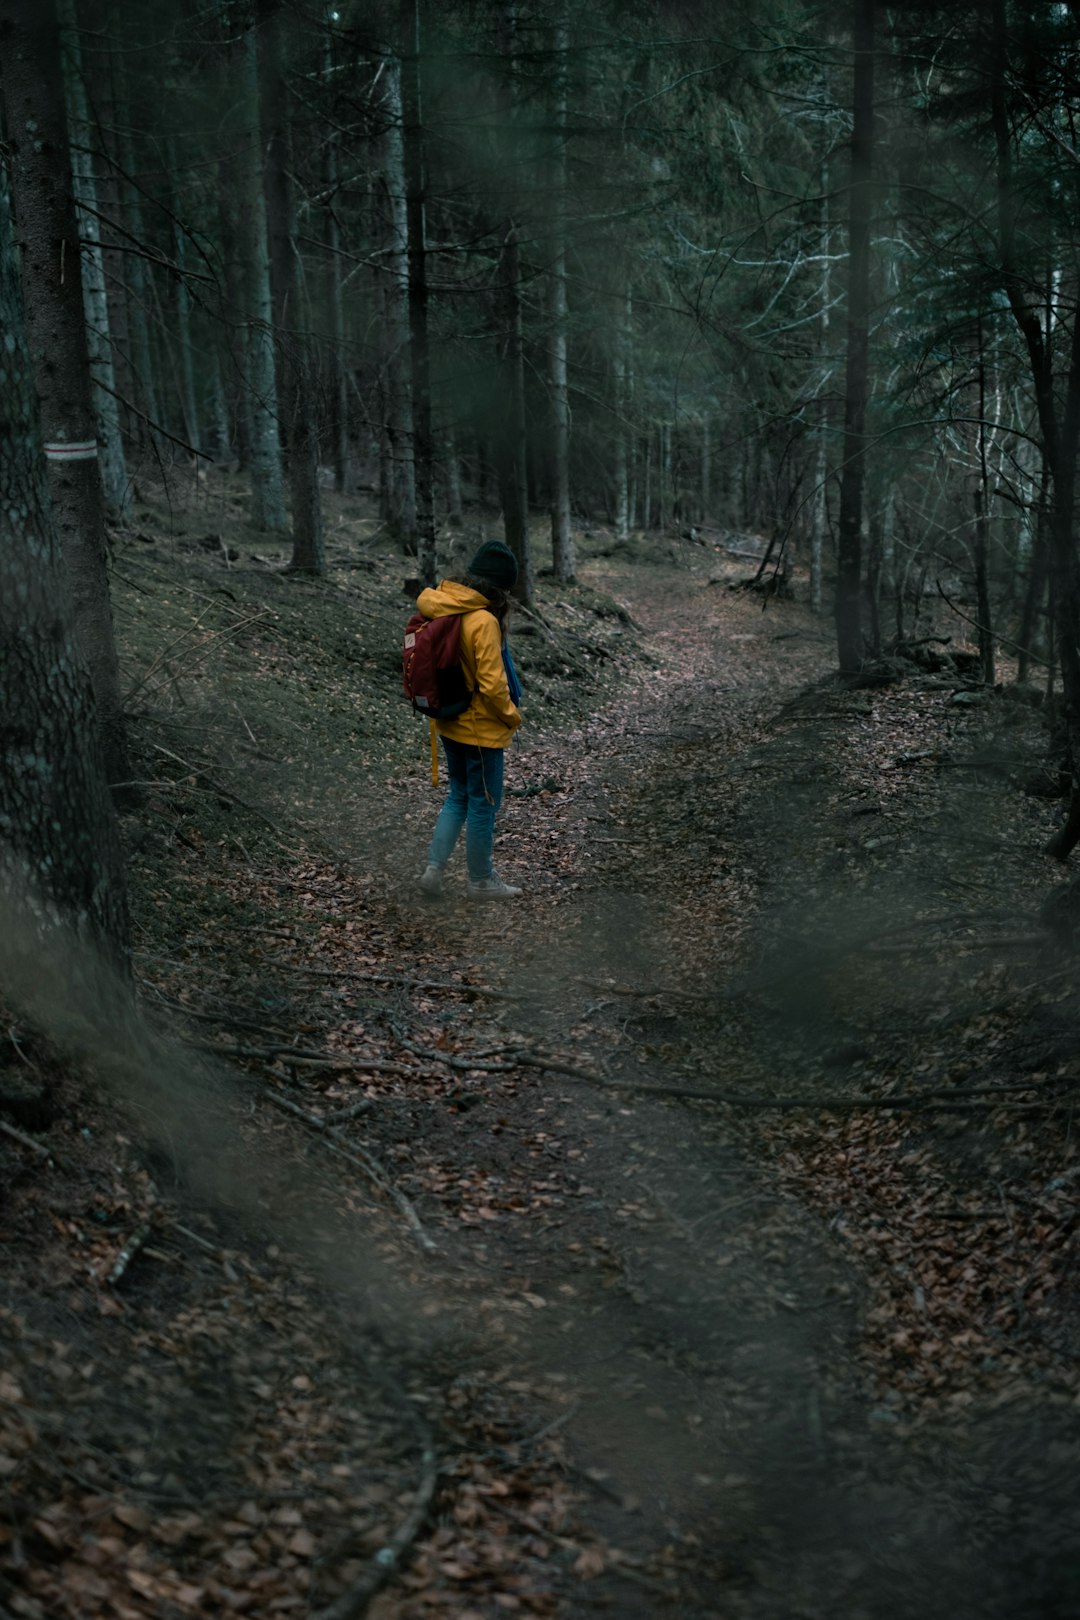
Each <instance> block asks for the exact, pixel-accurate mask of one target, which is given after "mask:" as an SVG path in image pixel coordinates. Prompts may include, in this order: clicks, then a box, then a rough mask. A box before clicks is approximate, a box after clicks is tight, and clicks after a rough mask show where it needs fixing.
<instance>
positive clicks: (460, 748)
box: [416, 540, 521, 900]
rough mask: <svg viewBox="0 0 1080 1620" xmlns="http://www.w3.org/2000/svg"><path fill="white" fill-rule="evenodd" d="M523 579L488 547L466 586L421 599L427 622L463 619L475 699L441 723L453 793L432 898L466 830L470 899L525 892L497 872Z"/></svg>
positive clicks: (428, 883) (438, 840)
mask: <svg viewBox="0 0 1080 1620" xmlns="http://www.w3.org/2000/svg"><path fill="white" fill-rule="evenodd" d="M517 576H518V567H517V562H516V560H515V558H514V554H513V552H512V551H511V550H510V548H509V547H508V546H504V545H503V544H502V542H501V541H499V540H489V541H488V542H487V544H486V545H483V546H481V547H480V550H479V551H478V552H477V553H476V556H475V557H474V558H473V559H472V561H471V562H470V564H469V567H468V571H467V572H466V573H465V574H464V575H463V576H462V577H461V578H460V579H444V580H443V581H442V582H441V583H440V584H439V585H437V586H435V587H434V588H433V589H428V590H426V591H421V593H420V595H419V596H418V597H417V600H416V606H417V608H418V609H419V611H420V612H421V613H422V614H423V616H424V618H425V619H438V618H442V617H443V616H444V615H446V614H449V613H458V614H461V667H462V670H463V671H464V674H465V680H466V683H467V685H468V688H469V690H470V692H471V693H472V698H471V700H470V702H469V706H468V708H467V709H466V710H465V711H464V713H462V714H459V715H455V716H454V718H453V719H452V720H451V719H447V720H437V721H436V722H435V725H436V728H437V730H438V733H439V736H440V737H441V738H442V745H443V751H444V753H445V755H446V771H447V775H448V776H449V778H450V788H449V792H448V793H447V795H446V802H445V803H444V805H443V807H442V810H441V811H440V812H439V819H438V821H437V822H436V823H435V832H434V834H433V836H432V839H431V847H430V848H429V850H428V857H427V866H426V867H425V869H424V873H423V876H422V877H421V878H420V888H421V889H422V891H423V892H424V894H426V895H430V896H432V897H434V896H436V895H439V894H441V893H442V888H443V875H444V873H445V871H446V866H447V862H448V861H449V859H450V856H451V855H452V854H453V852H454V845H455V844H456V843H457V841H458V837H459V835H460V833H461V829H462V827H464V828H465V863H466V867H467V872H468V882H467V886H466V892H467V894H468V896H469V898H470V900H512V899H513V898H514V896H515V895H518V894H520V893H521V890H520V889H516V888H514V886H513V885H512V884H510V883H504V882H503V880H502V878H501V877H499V876H498V874H497V873H496V871H495V868H494V866H493V865H492V855H493V851H494V843H495V817H496V815H497V813H498V809H499V805H500V803H501V801H502V791H503V755H504V753H505V750H506V748H507V745H508V744H509V742H510V739H511V737H512V736H513V735H514V732H515V731H516V730H517V728H518V726H519V725H520V724H521V714H520V712H519V710H518V707H517V699H518V698H519V697H520V695H521V687H520V685H519V683H518V679H517V674H516V671H515V670H514V665H513V661H512V660H511V658H510V653H509V649H508V648H507V645H506V621H507V619H508V617H509V614H510V606H511V602H510V592H511V591H512V590H513V588H514V586H515V584H516V583H517Z"/></svg>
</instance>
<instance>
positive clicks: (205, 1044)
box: [0, 496, 1080, 1620]
mask: <svg viewBox="0 0 1080 1620" xmlns="http://www.w3.org/2000/svg"><path fill="white" fill-rule="evenodd" d="M237 500H238V497H235V496H228V497H226V496H223V497H222V500H221V504H220V510H219V509H218V508H216V507H215V508H214V510H213V511H212V512H210V513H209V515H208V511H207V509H206V506H205V505H202V506H200V505H199V504H198V503H196V504H193V505H190V506H189V507H187V508H183V507H181V509H180V510H179V511H174V513H173V514H172V516H171V518H170V517H169V515H168V514H167V513H166V511H165V509H164V507H163V506H162V505H161V503H160V502H157V501H154V500H150V501H149V502H148V503H147V504H146V506H145V507H144V508H143V509H141V510H140V514H139V519H138V526H137V527H134V528H133V529H132V530H131V531H129V532H127V533H125V534H124V535H121V536H120V537H118V541H117V547H116V555H115V558H114V564H115V569H114V573H115V580H114V583H115V589H116V593H117V614H118V626H119V630H120V634H121V638H122V642H123V647H124V658H125V668H126V671H127V675H128V679H129V684H130V692H131V696H130V707H131V709H132V713H133V734H134V739H135V758H136V766H135V770H136V772H137V778H138V780H139V782H140V783H141V784H142V785H141V787H140V790H139V791H140V793H141V801H140V803H139V805H138V806H137V807H136V808H135V809H134V810H132V811H130V812H129V813H128V814H127V816H126V818H125V820H126V830H127V842H128V849H129V857H130V867H131V883H132V911H133V921H134V926H135V940H136V956H135V965H136V973H137V979H138V986H139V993H140V1007H141V1013H140V1022H139V1025H138V1028H137V1029H134V1028H132V1029H124V1030H117V1029H109V1028H108V1027H106V1026H104V1025H103V1023H102V1021H101V1020H100V1018H99V1019H98V1022H97V1023H96V1024H95V1022H94V1011H93V1009H84V1011H83V1014H82V1015H81V1016H82V1024H81V1028H82V1031H83V1033H82V1035H81V1037H80V1041H81V1049H82V1051H83V1054H84V1057H83V1061H82V1065H81V1068H80V1069H79V1070H78V1071H77V1072H76V1071H74V1070H73V1068H72V1065H71V1063H70V1060H69V1061H67V1062H66V1063H63V1062H61V1061H60V1058H61V1056H62V1053H61V1050H60V1049H61V1048H62V1047H63V1046H64V1042H65V1040H66V1041H67V1042H68V1045H69V1046H70V1044H71V1042H70V1037H69V1036H67V1035H66V1034H64V1033H63V1031H64V1030H66V1029H67V1028H68V1023H69V1022H70V1020H69V1019H68V1020H67V1021H65V1018H62V1017H61V1015H60V1010H59V1009H57V1015H56V1027H55V1028H50V1029H48V1030H46V1031H45V1032H42V1031H41V1030H35V1029H32V1028H30V1027H29V1026H28V1024H27V1023H26V1022H25V1021H20V1020H19V1019H18V1018H15V1020H14V1022H12V1021H11V1020H9V1024H10V1030H9V1035H8V1037H7V1039H6V1044H5V1047H4V1053H3V1059H4V1065H5V1067H4V1071H3V1075H2V1076H0V1080H4V1081H6V1088H5V1085H4V1084H0V1096H2V1097H3V1098H5V1099H6V1101H3V1102H0V1110H2V1111H0V1122H2V1123H3V1126H4V1131H3V1134H0V1176H2V1183H0V1185H2V1189H3V1190H2V1193H0V1234H2V1237H3V1240H4V1245H5V1256H6V1264H5V1274H4V1279H3V1281H2V1283H0V1616H2V1617H7V1616H8V1615H12V1616H15V1615H17V1616H26V1617H31V1620H54V1617H55V1620H60V1617H65V1620H66V1617H69V1616H70V1617H98V1616H102V1617H113V1616H117V1617H120V1620H133V1617H140V1620H142V1617H150V1616H152V1617H155V1620H174V1617H181V1616H183V1617H187V1616H215V1615H226V1614H232V1613H237V1614H247V1615H251V1616H256V1617H260V1616H275V1615H279V1614H282V1615H289V1614H298V1615H307V1616H321V1617H323V1620H345V1617H347V1616H350V1615H361V1614H368V1615H370V1616H372V1617H373V1620H451V1617H453V1620H494V1617H497V1616H506V1615H514V1614H520V1615H524V1616H527V1615H542V1616H554V1617H558V1620H571V1617H582V1620H587V1617H591V1616H594V1615H609V1616H615V1617H617V1620H637V1617H642V1620H644V1617H657V1620H659V1617H664V1616H670V1617H672V1620H676V1617H678V1620H706V1617H721V1616H723V1617H727V1616H732V1617H736V1620H792V1617H800V1620H826V1617H829V1620H901V1617H903V1620H907V1617H911V1620H914V1617H916V1616H918V1617H921V1620H926V1617H935V1620H936V1617H938V1616H940V1617H942V1620H944V1617H946V1616H950V1617H953V1616H957V1617H969V1616H970V1617H971V1620H975V1617H976V1616H978V1617H980V1620H997V1617H1001V1620H1005V1617H1006V1616H1008V1617H1009V1620H1016V1617H1017V1616H1023V1617H1027V1616H1032V1617H1040V1620H1042V1617H1046V1620H1053V1617H1057V1616H1061V1617H1064V1616H1066V1615H1069V1616H1071V1615H1073V1614H1074V1613H1075V1604H1076V1592H1077V1590H1078V1589H1080V1493H1078V1489H1077V1483H1076V1482H1077V1479H1078V1477H1080V1466H1078V1465H1080V1368H1078V1360H1077V1357H1078V1353H1080V1287H1078V1277H1077V1271H1076V1254H1075V1241H1076V1238H1075V1228H1076V1195H1077V1191H1078V1189H1080V1156H1078V1154H1077V1147H1076V1142H1075V1139H1074V1134H1073V1112H1074V1107H1075V1104H1076V1102H1077V1101H1078V1100H1080V1041H1078V1035H1080V1006H1078V997H1077V988H1076V972H1075V967H1074V964H1073V963H1072V962H1070V960H1069V959H1068V958H1067V957H1066V956H1064V955H1061V954H1058V951H1057V949H1056V947H1055V946H1054V944H1053V941H1052V940H1051V938H1050V937H1049V935H1048V934H1047V933H1046V932H1045V930H1044V929H1043V928H1042V927H1041V926H1040V924H1039V921H1038V917H1039V910H1040V905H1041V903H1042V901H1043V900H1044V899H1045V897H1046V895H1047V894H1048V892H1050V891H1051V890H1052V889H1053V887H1054V886H1055V884H1057V883H1058V882H1059V881H1060V879H1061V871H1060V868H1059V867H1056V866H1055V865H1054V863H1052V862H1051V861H1050V860H1049V859H1048V858H1047V857H1046V856H1045V855H1043V854H1042V853H1041V850H1042V846H1043V844H1044V842H1045V839H1046V836H1047V835H1048V833H1049V832H1050V831H1051V830H1052V829H1053V827H1054V825H1055V824H1056V821H1057V818H1058V816H1059V814H1060V803H1056V802H1054V801H1052V800H1049V799H1047V798H1046V797H1044V796H1040V795H1039V794H1037V793H1032V792H1028V793H1025V792H1024V791H1023V787H1024V785H1025V784H1027V785H1028V787H1031V786H1033V785H1038V779H1039V777H1040V773H1041V772H1042V771H1043V768H1044V764H1045V759H1046V748H1047V744H1046V737H1045V734H1044V732H1043V730H1042V729H1041V725H1040V720H1039V716H1038V714H1037V712H1036V711H1035V710H1034V709H1033V708H1031V707H1029V706H1027V705H1026V704H1023V703H1018V702H1013V701H1010V699H1009V697H1008V695H1007V693H1005V692H986V691H981V690H977V689H973V688H971V687H970V686H969V685H968V683H966V682H965V681H964V680H963V679H962V678H960V677H959V676H958V675H957V674H956V672H955V671H952V672H950V671H949V670H948V669H943V670H939V671H937V672H930V671H926V670H922V671H920V670H918V669H915V668H909V669H908V670H906V671H904V672H897V673H898V674H900V676H901V678H898V679H895V680H893V681H891V683H890V684H888V685H884V686H861V687H851V686H844V685H842V684H841V683H840V682H839V681H838V680H837V679H836V678H835V677H833V676H832V675H831V674H830V673H829V671H830V669H831V665H832V661H833V646H832V641H831V637H830V636H829V635H828V634H827V629H826V627H825V626H823V625H822V623H821V622H820V621H815V620H814V619H813V618H812V617H811V615H810V614H809V613H808V611H807V610H806V608H805V607H804V606H802V605H801V604H800V603H798V602H787V601H779V600H772V601H770V602H769V603H768V604H767V605H766V606H765V608H764V609H763V607H762V599H761V597H760V596H757V595H754V594H751V593H749V592H747V591H744V590H737V589H732V588H729V587H731V586H733V585H736V584H738V583H739V582H740V581H743V580H745V579H746V577H747V574H748V572H749V568H748V565H747V564H746V563H745V562H736V561H733V560H732V559H731V558H730V557H729V556H727V554H726V553H724V552H723V551H720V550H715V549H714V548H713V547H711V546H695V545H689V544H683V543H680V542H672V543H663V544H661V543H660V542H655V541H654V542H650V543H649V544H648V545H645V544H640V545H634V546H631V547H629V548H624V549H623V550H622V551H621V552H620V551H619V550H618V548H613V547H612V546H611V545H610V543H609V542H608V541H606V540H605V537H604V536H603V535H596V536H594V537H591V538H586V537H582V538H581V540H580V542H579V543H580V545H581V550H582V554H583V556H582V561H583V566H582V578H583V581H584V583H583V584H582V585H580V586H578V587H573V588H568V589H565V590H561V591H557V590H556V589H555V588H554V586H553V585H552V584H551V583H550V582H546V583H545V585H544V589H543V592H542V610H543V615H544V621H545V622H541V623H537V624H535V625H533V626H531V627H529V631H530V633H523V632H524V631H525V629H526V627H519V629H518V631H516V632H515V650H516V652H517V653H519V654H520V656H519V663H520V664H521V665H522V666H523V676H524V680H525V686H526V702H525V712H526V716H527V719H528V724H527V725H526V726H525V727H523V728H522V732H521V733H520V734H519V738H518V739H516V740H515V744H514V747H513V750H512V753H511V756H510V768H509V772H508V786H509V788H510V790H511V791H510V795H509V796H508V798H507V801H506V805H505V809H504V813H503V816H502V818H501V831H500V834H499V842H498V849H497V853H498V861H499V867H500V870H501V871H502V872H503V874H504V875H505V876H506V877H507V878H508V879H510V880H511V881H514V882H517V883H519V884H520V885H521V887H522V888H523V890H524V894H523V896H522V898H521V899H520V900H519V901H517V902H515V903H514V904H512V905H492V906H489V907H481V906H476V905H470V904H469V902H468V901H467V900H466V899H465V896H464V880H463V874H462V873H461V872H460V871H458V872H456V873H454V874H453V876H452V879H451V881H450V883H449V884H448V893H447V895H446V897H445V899H443V900H441V901H438V902H428V901H425V900H423V899H422V897H421V896H419V894H418V892H417V890H416V888H415V879H416V876H417V874H418V872H419V870H420V868H421V866H422V862H423V855H424V850H425V846H426V841H427V837H428V835H429V832H430V828H431V825H432V822H433V819H434V815H435V813H436V810H437V806H438V803H439V795H438V794H437V793H435V792H434V791H433V790H432V788H431V785H430V781H429V779H428V776H427V750H426V738H425V737H424V736H422V735H421V734H420V732H419V730H418V728H417V726H416V724H415V723H414V721H413V718H412V716H411V715H410V714H409V713H408V712H407V710H406V709H405V707H404V705H403V704H402V703H401V702H400V701H399V700H398V698H397V695H396V693H397V679H398V677H397V638H398V635H399V633H400V626H401V621H402V620H403V618H404V614H405V605H404V598H403V597H402V596H401V594H400V587H401V576H402V574H403V572H404V569H403V567H402V562H401V559H400V558H396V557H395V556H394V555H393V553H392V552H391V551H388V550H387V549H386V547H385V543H384V542H383V541H382V540H381V539H380V536H379V534H378V531H377V530H376V529H375V526H374V525H373V524H372V523H370V521H368V520H367V519H366V518H365V517H364V515H363V513H362V511H361V510H360V509H359V508H353V507H350V506H349V504H348V503H346V504H345V505H344V506H343V507H341V508H340V510H339V509H337V508H335V510H336V511H337V512H338V522H337V525H336V527H335V528H334V530H333V532H332V536H331V542H332V543H331V555H332V561H333V567H332V572H331V578H330V580H329V581H328V582H326V583H313V582H305V581H302V580H298V579H289V578H288V577H286V576H285V575H283V574H282V572H281V570H280V561H281V557H282V551H281V548H280V547H275V546H273V545H272V544H269V543H266V542H265V541H261V540H257V539H255V538H254V537H252V536H250V535H248V534H247V533H246V532H245V531H243V530H242V526H241V524H240V521H239V518H238V515H237V513H238V506H237ZM230 548H232V550H231V551H230ZM954 628H959V627H954ZM78 993H79V992H78V987H77V982H76V983H74V984H73V987H72V988H71V990H70V995H71V997H72V999H73V1000H76V1001H77V999H78ZM67 1011H68V1010H65V1016H66V1012H67ZM87 1030H90V1031H91V1035H90V1036H88V1035H87V1034H86V1031H87ZM132 1050H134V1051H135V1052H136V1054H137V1060H135V1061H133V1060H132V1059H131V1056H130V1054H131V1051H132ZM87 1054H89V1055H87ZM20 1079H21V1081H22V1082H23V1089H24V1092H25V1096H24V1097H23V1099H22V1104H21V1109H20V1105H19V1104H18V1101H17V1096H16V1094H17V1093H18V1090H19V1087H18V1084H17V1082H18V1081H19V1080H20Z"/></svg>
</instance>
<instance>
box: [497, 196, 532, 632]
mask: <svg viewBox="0 0 1080 1620" xmlns="http://www.w3.org/2000/svg"><path fill="white" fill-rule="evenodd" d="M499 263H500V279H501V285H500V289H499V291H500V299H499V305H500V313H501V323H500V325H501V330H500V332H499V337H498V359H499V379H500V386H499V391H498V416H497V422H496V432H497V441H496V471H497V474H498V479H499V500H500V503H501V505H502V513H503V532H504V536H505V539H506V544H507V545H508V546H509V547H510V550H511V551H512V552H513V553H514V556H515V557H516V558H517V565H518V582H517V586H516V594H517V596H518V598H519V599H520V600H521V601H522V602H524V603H525V604H526V606H529V605H531V603H532V601H533V594H534V591H533V578H532V558H531V555H530V550H529V494H528V432H527V427H526V420H525V351H524V344H523V341H522V326H521V288H520V282H521V259H520V252H519V248H518V240H517V231H516V229H515V227H514V226H513V225H511V226H510V228H509V230H508V231H507V234H506V239H505V241H504V242H503V250H502V255H501V258H500V261H499Z"/></svg>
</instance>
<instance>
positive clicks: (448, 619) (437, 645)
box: [401, 613, 473, 720]
mask: <svg viewBox="0 0 1080 1620" xmlns="http://www.w3.org/2000/svg"><path fill="white" fill-rule="evenodd" d="M461 618H462V616H461V614H460V613H447V614H445V615H444V616H443V617H442V618H439V619H425V618H424V615H423V614H422V613H414V614H413V616H412V618H411V619H410V620H409V622H408V624H407V625H406V626H405V644H404V646H403V648H402V652H401V684H402V686H403V687H404V690H405V696H406V697H407V698H408V699H409V702H410V703H411V704H412V706H413V708H414V709H415V710H416V712H417V714H423V715H426V716H427V718H428V719H429V720H449V719H451V718H452V717H453V716H454V715H455V714H464V712H465V710H466V709H467V708H468V707H469V704H470V703H471V702H472V696H473V695H472V692H471V691H470V690H469V687H468V685H467V683H466V680H465V671H464V670H463V669H462V667H461Z"/></svg>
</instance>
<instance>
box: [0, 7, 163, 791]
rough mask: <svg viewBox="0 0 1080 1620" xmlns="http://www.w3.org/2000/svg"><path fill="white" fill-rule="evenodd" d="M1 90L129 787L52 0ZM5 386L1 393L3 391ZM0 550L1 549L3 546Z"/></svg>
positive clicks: (70, 531) (103, 669)
mask: <svg viewBox="0 0 1080 1620" xmlns="http://www.w3.org/2000/svg"><path fill="white" fill-rule="evenodd" d="M0 87H2V90H3V99H4V106H5V109H6V114H7V121H8V131H9V141H8V161H9V168H10V174H11V183H12V193H13V197H14V203H15V209H16V211H17V217H18V246H19V253H20V262H21V267H22V277H23V284H24V287H25V322H26V340H27V342H28V345H29V350H30V355H31V361H32V364H33V366H34V368H35V375H36V381H37V393H38V400H39V405H40V425H41V431H42V433H43V436H44V439H45V444H46V447H47V448H46V454H47V466H48V478H49V485H50V498H51V503H52V513H53V522H54V523H55V528H56V534H57V538H58V540H59V543H60V546H61V549H62V552H63V558H64V566H65V569H66V570H67V575H68V583H69V588H70V597H71V600H72V602H73V603H74V604H75V605H76V606H75V617H74V621H73V622H74V633H75V638H76V642H77V645H78V648H79V654H80V657H81V658H82V660H83V662H84V664H85V666H86V668H87V669H88V670H89V673H90V678H91V682H92V685H93V691H94V697H95V700H96V704H97V715H98V726H99V729H100V733H101V749H102V757H103V759H104V762H105V770H106V772H107V775H108V779H109V781H110V782H126V781H127V780H128V779H129V777H130V775H131V772H130V769H129V767H128V753H127V736H126V729H125V724H124V714H123V706H122V703H121V697H120V676H119V668H118V665H117V659H116V643H115V640H114V636H113V622H112V606H111V603H110V600H109V582H108V575H107V571H106V534H105V508H104V499H103V488H102V480H101V475H100V472H99V468H98V461H97V454H98V445H97V428H96V420H95V412H94V406H93V399H92V395H91V383H90V369H89V366H88V356H87V328H86V321H85V314H84V302H83V296H82V285H81V269H82V266H83V264H84V263H85V262H86V261H85V260H84V259H83V257H82V256H81V254H80V252H79V226H78V223H77V219H76V214H75V208H74V204H73V202H72V196H71V169H70V162H69V156H68V141H67V130H66V125H65V119H64V87H63V83H62V80H61V76H60V55H59V49H58V29H57V18H56V13H55V10H54V8H53V5H52V3H51V0H41V3H40V4H39V5H36V6H32V7H31V6H23V7H20V8H19V10H18V22H17V23H16V24H15V26H13V27H12V28H11V29H10V30H9V31H8V32H7V33H6V34H5V36H4V47H3V50H2V51H0ZM0 392H2V391H0ZM0 549H2V548H0Z"/></svg>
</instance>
